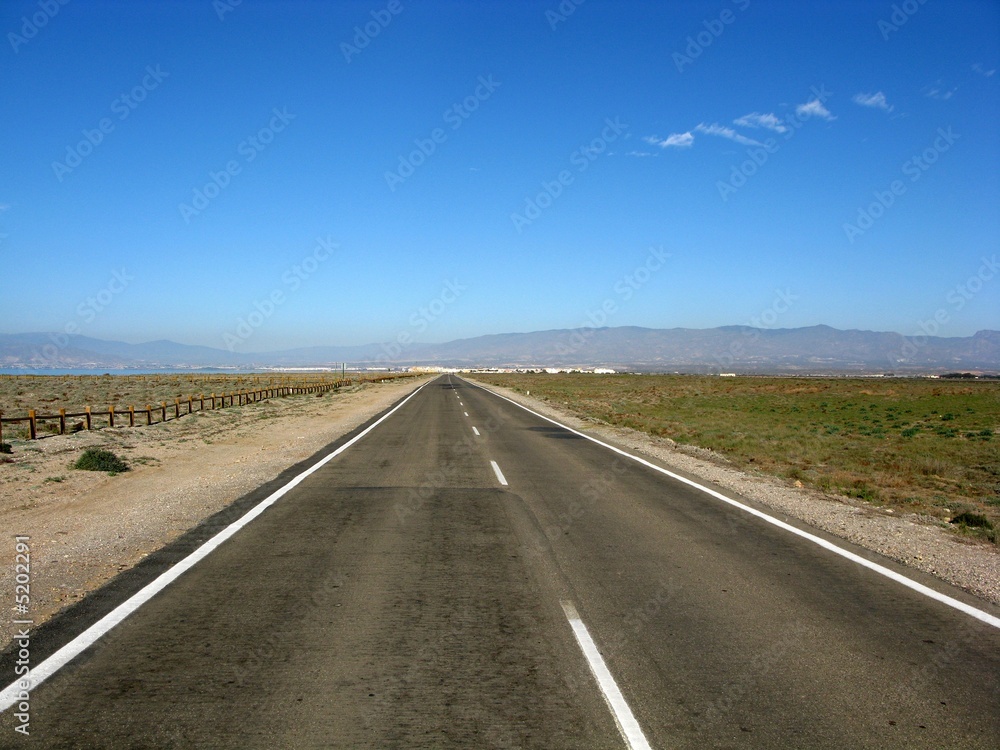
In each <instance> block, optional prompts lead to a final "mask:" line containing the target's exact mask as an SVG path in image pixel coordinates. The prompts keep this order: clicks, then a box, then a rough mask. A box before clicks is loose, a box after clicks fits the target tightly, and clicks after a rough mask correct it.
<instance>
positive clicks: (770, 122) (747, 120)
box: [733, 112, 788, 133]
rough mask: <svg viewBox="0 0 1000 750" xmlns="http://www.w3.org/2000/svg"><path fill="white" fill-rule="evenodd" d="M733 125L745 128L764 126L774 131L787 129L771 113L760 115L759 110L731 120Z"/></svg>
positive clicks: (779, 131) (781, 131)
mask: <svg viewBox="0 0 1000 750" xmlns="http://www.w3.org/2000/svg"><path fill="white" fill-rule="evenodd" d="M733 124H734V125H741V126H743V127H747V128H766V129H767V130H773V131H774V132H775V133H784V132H786V131H787V130H788V128H786V127H785V126H784V125H782V124H781V120H780V119H779V118H778V117H776V116H775V115H773V114H770V113H769V114H766V115H762V114H760V113H759V112H751V113H750V114H748V115H743V117H741V118H739V119H738V120H733Z"/></svg>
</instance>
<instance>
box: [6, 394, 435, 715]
mask: <svg viewBox="0 0 1000 750" xmlns="http://www.w3.org/2000/svg"><path fill="white" fill-rule="evenodd" d="M428 382H432V381H428ZM427 384H428V383H424V385H422V386H420V387H419V388H417V389H416V390H415V391H413V393H411V394H410V395H409V396H407V397H406V398H405V399H403V400H402V401H400V402H399V403H398V404H397V405H396V406H395V407H394V408H393V409H392V411H389V412H387V413H386V414H383V415H382V417H381V418H379V419H378V421H376V422H373V423H372V424H370V425H368V427H366V428H365V429H364V430H363V431H361V432H359V433H358V434H357V435H355V436H354V437H353V438H351V439H350V440H348V441H347V442H346V443H344V444H343V445H342V446H340V447H339V448H337V449H336V450H335V451H333V452H332V453H330V455H328V456H325V457H324V458H322V459H321V460H319V461H317V462H316V463H315V464H313V465H312V466H310V467H309V468H308V469H306V470H305V471H303V472H302V473H301V474H299V475H297V476H296V477H295V478H293V479H292V480H291V481H289V482H288V483H287V484H286V485H284V486H283V487H281V488H279V489H277V490H275V491H274V492H272V493H271V494H270V495H268V496H267V497H266V498H265V499H264V500H262V501H260V502H259V503H258V504H257V505H255V506H254V507H253V508H251V509H250V510H249V511H247V512H246V514H244V515H242V516H240V517H239V518H238V519H236V520H235V521H233V523H231V524H230V525H229V526H227V527H226V528H224V529H223V530H222V531H220V532H219V533H218V534H216V535H215V536H213V537H212V538H211V539H209V540H208V541H207V542H205V543H204V544H202V545H201V546H200V547H198V549H196V550H195V551H194V552H192V553H191V554H189V555H188V556H187V557H185V558H184V559H183V560H181V561H180V562H178V563H176V564H175V565H174V566H173V567H171V568H170V569H168V570H165V571H164V572H163V573H161V574H160V575H159V576H157V577H156V578H155V579H153V580H152V581H150V582H149V583H148V584H146V585H145V586H144V587H143V588H141V589H139V591H137V592H136V593H134V594H133V595H132V596H131V597H129V598H128V599H126V600H125V601H124V602H122V603H121V604H119V605H118V606H117V607H115V608H114V609H113V610H111V611H110V612H109V613H108V614H106V615H104V617H102V618H101V619H100V620H98V621H97V622H95V623H94V624H93V625H91V626H90V627H89V628H87V629H86V630H84V631H83V632H82V633H80V634H79V635H78V636H76V638H74V639H73V640H71V641H70V642H69V643H67V644H66V645H65V646H63V647H62V648H60V649H59V650H58V651H56V652H55V653H54V654H52V655H51V656H49V657H48V658H47V659H45V660H43V661H42V662H40V663H39V664H38V666H36V667H33V668H32V669H31V671H30V672H29V673H28V674H27V675H25V676H24V677H21V678H19V679H18V680H16V681H14V682H12V683H11V684H10V685H8V686H7V687H6V688H4V689H3V690H2V691H0V713H2V712H3V711H6V710H7V709H8V708H10V707H11V706H13V705H14V704H15V703H16V702H17V695H18V694H19V693H20V691H21V688H20V687H19V685H20V682H21V680H24V679H27V680H29V681H30V688H29V691H30V690H34V689H35V688H36V687H38V686H39V685H41V684H42V683H43V682H45V681H46V680H47V679H48V678H49V677H51V676H52V675H54V674H55V673H56V672H58V671H59V670H60V669H62V668H63V667H64V666H66V665H67V664H68V663H69V662H70V661H72V660H73V659H75V658H76V657H77V656H79V655H80V654H81V653H82V652H83V651H85V650H86V649H87V648H89V647H90V646H92V645H93V644H94V643H96V642H97V641H98V640H99V639H100V638H101V637H102V636H104V635H105V634H106V633H107V632H108V631H110V630H111V629H112V628H114V627H115V626H116V625H118V623H120V622H121V621H122V620H124V619H125V618H126V617H128V616H129V615H130V614H132V613H133V612H135V611H136V610H137V609H139V607H141V606H142V605H143V604H145V603H146V602H148V601H149V600H150V599H152V598H153V597H154V596H156V595H157V594H158V593H159V592H160V591H162V590H163V589H165V588H166V587H167V586H169V585H170V584H171V583H173V582H174V581H175V580H176V579H177V578H179V577H180V576H181V575H183V574H184V573H185V572H186V571H188V570H189V569H190V568H192V567H194V566H195V565H196V564H197V563H199V562H200V561H201V560H203V559H204V558H205V557H207V556H208V555H209V554H211V553H212V552H213V551H214V550H215V548H216V547H218V546H219V545H220V544H222V543H223V542H225V541H226V540H227V539H229V538H230V537H231V536H233V535H234V534H235V533H236V532H238V531H239V530H240V529H242V528H243V527H244V526H246V525H247V524H248V523H250V522H251V521H253V520H254V519H255V518H257V516H259V515H260V514H261V513H263V512H264V511H265V510H267V509H268V508H270V507H271V506H272V505H274V504H275V503H276V502H278V500H280V499H281V498H282V497H283V496H284V495H285V494H286V493H287V492H288V491H289V490H291V489H292V488H294V487H296V486H297V485H298V484H300V483H301V482H302V481H303V480H304V479H305V478H306V477H308V476H309V475H310V474H312V473H313V472H315V471H318V470H319V469H320V468H321V467H322V466H325V465H326V464H327V463H329V462H330V461H332V460H333V459H334V458H335V457H336V456H339V455H340V454H341V453H343V452H344V451H345V450H347V449H348V448H350V447H351V446H352V445H354V444H355V443H356V442H358V441H359V440H361V438H363V437H364V436H365V435H367V434H368V433H369V432H371V431H372V430H374V429H375V428H376V427H378V426H379V425H380V424H382V422H384V421H385V420H386V419H388V418H389V417H391V416H392V415H393V414H394V413H396V412H397V411H398V410H399V409H401V408H402V407H403V405H404V404H405V403H406V402H407V401H409V400H410V399H411V398H413V397H414V396H416V395H417V394H418V393H419V392H420V391H421V390H423V388H424V386H426V385H427Z"/></svg>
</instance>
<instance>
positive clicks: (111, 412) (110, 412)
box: [108, 404, 115, 427]
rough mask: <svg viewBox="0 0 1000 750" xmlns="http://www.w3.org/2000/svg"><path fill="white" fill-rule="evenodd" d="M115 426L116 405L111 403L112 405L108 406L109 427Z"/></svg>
mask: <svg viewBox="0 0 1000 750" xmlns="http://www.w3.org/2000/svg"><path fill="white" fill-rule="evenodd" d="M114 426H115V405H114V404H111V406H109V407H108V427H114Z"/></svg>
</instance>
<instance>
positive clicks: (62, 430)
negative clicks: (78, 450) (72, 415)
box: [59, 409, 66, 435]
mask: <svg viewBox="0 0 1000 750" xmlns="http://www.w3.org/2000/svg"><path fill="white" fill-rule="evenodd" d="M59 434H60V435H65V434H66V410H65V409H60V410H59Z"/></svg>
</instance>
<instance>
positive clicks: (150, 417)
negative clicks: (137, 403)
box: [146, 404, 153, 427]
mask: <svg viewBox="0 0 1000 750" xmlns="http://www.w3.org/2000/svg"><path fill="white" fill-rule="evenodd" d="M151 424H153V407H152V406H150V405H149V404H146V426H147V427H148V426H149V425H151Z"/></svg>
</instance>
